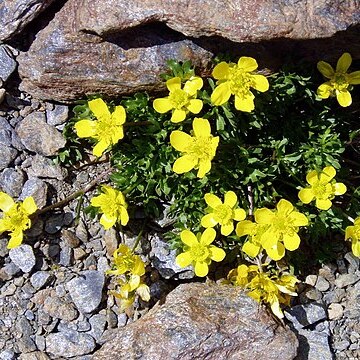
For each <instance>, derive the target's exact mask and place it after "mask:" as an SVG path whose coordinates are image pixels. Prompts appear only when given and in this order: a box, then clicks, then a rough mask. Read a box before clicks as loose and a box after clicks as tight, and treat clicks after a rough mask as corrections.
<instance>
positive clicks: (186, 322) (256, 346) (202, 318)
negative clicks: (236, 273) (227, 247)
mask: <svg viewBox="0 0 360 360" xmlns="http://www.w3.org/2000/svg"><path fill="white" fill-rule="evenodd" d="M297 344H298V343H297V340H296V337H295V335H294V334H293V333H292V332H291V331H290V330H289V329H287V328H285V327H282V326H280V325H279V324H277V322H275V321H274V319H273V318H272V317H271V316H269V314H268V313H267V312H266V311H264V309H262V308H261V307H259V305H258V304H257V303H256V302H255V301H254V300H252V299H251V298H249V297H248V296H247V295H245V294H244V293H243V292H241V291H239V289H238V288H235V287H230V286H224V285H216V284H211V285H209V284H201V283H193V284H182V285H180V286H178V287H177V288H176V289H175V290H174V291H173V292H171V293H170V294H169V295H168V296H167V298H166V302H165V303H164V304H163V305H157V306H155V307H154V308H153V309H152V310H150V312H149V313H147V314H146V315H145V316H144V317H143V318H141V319H140V320H138V321H136V322H135V323H132V324H130V325H128V326H126V327H124V328H119V329H117V330H114V332H113V333H112V336H110V337H109V338H108V339H107V341H106V343H105V345H104V346H103V347H102V348H101V349H100V350H99V351H97V352H96V353H95V354H94V356H93V357H92V359H94V360H101V359H112V360H120V359H139V358H141V359H142V360H157V359H159V360H160V359H161V360H168V359H177V360H180V359H181V360H185V359H189V360H190V359H207V360H211V359H216V360H220V359H224V360H225V359H226V360H232V359H233V360H235V359H236V360H250V359H251V360H253V359H266V360H273V359H274V360H275V359H279V356H280V357H281V359H282V360H285V359H289V360H290V359H293V358H294V357H295V355H296V351H297Z"/></svg>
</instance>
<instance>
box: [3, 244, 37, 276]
mask: <svg viewBox="0 0 360 360" xmlns="http://www.w3.org/2000/svg"><path fill="white" fill-rule="evenodd" d="M9 256H10V259H11V261H12V262H13V263H14V264H15V265H16V266H18V267H19V268H20V269H21V270H22V271H23V272H24V273H28V272H30V271H31V270H32V268H33V267H34V266H35V262H36V260H35V255H34V252H33V249H32V247H31V246H30V245H20V246H18V247H16V248H13V249H11V250H10V252H9Z"/></svg>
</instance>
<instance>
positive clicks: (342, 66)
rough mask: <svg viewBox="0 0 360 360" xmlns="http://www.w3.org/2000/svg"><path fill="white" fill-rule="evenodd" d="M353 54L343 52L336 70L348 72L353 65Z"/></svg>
mask: <svg viewBox="0 0 360 360" xmlns="http://www.w3.org/2000/svg"><path fill="white" fill-rule="evenodd" d="M351 61H352V59H351V55H350V54H349V53H347V52H346V53H343V54H342V55H341V56H340V58H339V60H338V62H337V64H336V72H341V73H346V72H347V71H348V69H349V67H350V65H351Z"/></svg>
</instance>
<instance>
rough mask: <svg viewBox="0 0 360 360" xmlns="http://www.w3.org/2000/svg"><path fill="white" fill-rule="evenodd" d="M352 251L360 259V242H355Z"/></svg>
mask: <svg viewBox="0 0 360 360" xmlns="http://www.w3.org/2000/svg"><path fill="white" fill-rule="evenodd" d="M351 250H352V252H353V254H354V255H355V256H357V257H360V241H356V242H353V243H352V245H351Z"/></svg>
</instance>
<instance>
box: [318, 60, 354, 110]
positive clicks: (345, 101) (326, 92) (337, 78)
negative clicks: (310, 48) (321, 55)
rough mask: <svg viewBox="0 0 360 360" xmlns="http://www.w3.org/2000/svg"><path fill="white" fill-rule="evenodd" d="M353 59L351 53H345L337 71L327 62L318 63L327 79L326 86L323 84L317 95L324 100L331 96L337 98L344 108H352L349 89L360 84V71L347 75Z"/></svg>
mask: <svg viewBox="0 0 360 360" xmlns="http://www.w3.org/2000/svg"><path fill="white" fill-rule="evenodd" d="M351 62H352V59H351V55H350V54H349V53H344V54H342V55H341V57H340V58H339V60H338V62H337V64H336V70H335V71H334V69H333V67H332V66H331V65H330V64H328V63H327V62H325V61H319V62H318V63H317V68H318V70H319V71H320V72H321V73H322V74H323V75H324V76H325V77H326V78H327V79H329V81H327V82H326V83H324V84H321V85H320V86H319V87H318V89H317V94H318V95H319V97H321V98H322V99H327V98H328V97H329V96H336V99H337V101H338V102H339V104H340V105H341V106H343V107H346V106H350V105H351V102H352V99H351V94H350V92H349V89H350V88H351V85H359V84H360V71H354V72H352V73H350V74H347V73H346V72H347V71H348V69H349V67H350V65H351Z"/></svg>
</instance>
